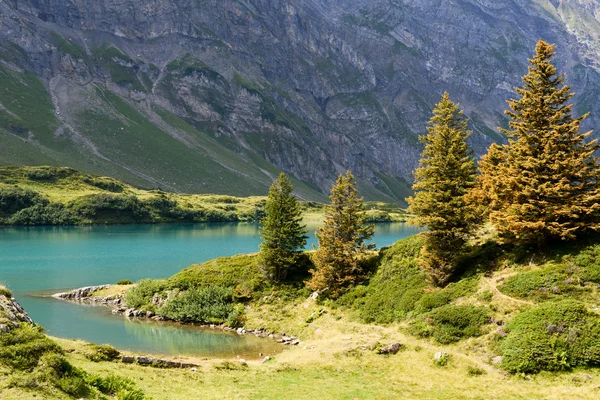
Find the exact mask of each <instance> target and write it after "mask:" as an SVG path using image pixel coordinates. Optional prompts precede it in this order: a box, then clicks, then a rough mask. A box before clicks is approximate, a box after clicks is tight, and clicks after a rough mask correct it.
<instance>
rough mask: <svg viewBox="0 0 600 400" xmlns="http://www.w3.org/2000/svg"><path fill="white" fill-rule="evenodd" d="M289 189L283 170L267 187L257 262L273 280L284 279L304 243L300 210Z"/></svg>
mask: <svg viewBox="0 0 600 400" xmlns="http://www.w3.org/2000/svg"><path fill="white" fill-rule="evenodd" d="M292 191H293V187H292V183H291V181H290V179H289V178H288V177H287V176H286V175H285V174H284V173H283V172H282V173H281V174H280V175H279V177H278V178H277V179H276V180H275V181H274V182H273V184H272V185H271V188H270V189H269V195H268V197H267V204H266V206H265V217H264V218H263V220H262V228H261V235H262V238H263V242H262V243H261V245H260V262H261V264H262V266H263V267H264V268H265V271H266V273H267V277H268V278H269V279H271V280H273V281H275V282H280V281H282V280H284V279H285V278H286V276H287V273H288V271H289V270H290V269H291V268H293V267H294V266H295V265H296V263H297V262H298V256H299V251H300V250H301V249H302V248H303V247H304V246H305V245H306V239H307V236H306V235H305V234H306V226H304V225H302V211H301V210H300V206H299V204H298V201H297V200H296V198H295V197H294V196H293V195H292Z"/></svg>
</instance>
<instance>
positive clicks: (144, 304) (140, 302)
mask: <svg viewBox="0 0 600 400" xmlns="http://www.w3.org/2000/svg"><path fill="white" fill-rule="evenodd" d="M167 288H168V284H167V281H165V280H155V279H142V280H141V281H139V282H137V283H136V284H135V286H134V287H132V288H131V289H129V290H128V291H127V294H126V295H125V304H126V305H127V307H129V308H135V309H138V310H146V311H155V306H154V304H153V303H152V297H153V296H154V295H155V294H157V293H159V294H160V293H162V292H163V291H164V290H166V289H167Z"/></svg>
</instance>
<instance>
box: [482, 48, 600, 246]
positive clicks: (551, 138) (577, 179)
mask: <svg viewBox="0 0 600 400" xmlns="http://www.w3.org/2000/svg"><path fill="white" fill-rule="evenodd" d="M555 48H556V47H555V46H554V45H551V44H548V43H546V42H544V41H543V40H540V41H539V42H538V43H537V46H536V52H535V56H534V57H533V58H532V59H530V60H529V62H530V64H531V65H530V66H529V73H528V74H527V75H525V76H524V77H523V83H524V85H523V87H521V88H517V89H516V91H517V93H518V94H519V95H520V97H519V98H518V99H512V100H510V101H509V102H508V104H509V107H510V110H508V111H506V114H507V115H508V116H509V117H510V119H511V120H510V123H509V129H502V132H503V133H505V134H506V135H507V136H508V138H509V139H508V145H504V146H503V147H502V148H501V149H500V151H497V152H496V155H494V156H493V157H495V158H496V159H495V161H494V162H495V163H497V165H496V166H495V168H494V171H493V176H491V175H490V171H485V170H482V174H483V175H484V176H482V178H483V179H484V180H485V181H486V182H488V183H492V185H491V186H490V187H489V189H490V191H489V192H490V197H491V200H492V204H491V213H490V220H491V222H492V223H493V224H494V225H495V226H496V228H497V230H498V231H499V234H500V236H501V238H503V239H504V240H508V241H515V240H516V241H519V242H525V243H535V244H541V243H544V242H546V241H547V240H552V239H557V238H560V239H573V238H575V237H576V236H577V234H579V233H581V232H584V231H586V230H590V229H593V230H597V229H598V228H600V219H599V215H600V214H599V212H600V204H599V201H600V191H599V182H598V179H599V177H600V168H599V164H598V161H597V159H596V158H595V157H594V152H595V151H596V150H597V149H598V148H599V145H598V144H597V142H596V141H595V140H594V141H591V142H586V138H587V137H588V136H589V134H590V133H591V132H587V133H581V132H580V124H581V122H582V121H583V120H584V119H585V118H586V117H587V115H584V116H581V117H579V118H574V117H573V105H572V104H568V102H569V100H570V99H571V98H572V97H573V93H571V89H570V87H569V86H566V85H564V81H565V75H557V70H556V67H555V66H554V65H553V63H552V58H553V57H554V55H555Z"/></svg>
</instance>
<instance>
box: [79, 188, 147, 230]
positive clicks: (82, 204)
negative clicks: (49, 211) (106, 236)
mask: <svg viewBox="0 0 600 400" xmlns="http://www.w3.org/2000/svg"><path fill="white" fill-rule="evenodd" d="M69 208H71V209H72V210H73V211H74V212H76V213H77V214H78V215H80V216H81V217H82V218H85V219H87V220H89V221H91V222H94V223H101V224H102V223H104V224H113V223H132V222H137V223H144V222H153V219H152V217H151V215H150V210H149V209H148V207H147V206H146V205H145V204H144V202H142V201H140V200H139V199H138V198H137V197H135V196H124V195H117V194H91V195H87V196H82V197H81V198H79V199H77V200H74V201H73V202H71V203H70V204H69Z"/></svg>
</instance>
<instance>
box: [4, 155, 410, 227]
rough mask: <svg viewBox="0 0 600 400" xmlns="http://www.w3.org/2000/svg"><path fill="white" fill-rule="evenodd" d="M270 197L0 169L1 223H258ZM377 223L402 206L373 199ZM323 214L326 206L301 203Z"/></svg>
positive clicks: (56, 171) (398, 216) (393, 217)
mask: <svg viewBox="0 0 600 400" xmlns="http://www.w3.org/2000/svg"><path fill="white" fill-rule="evenodd" d="M265 203H266V197H260V196H255V197H245V198H241V197H234V196H225V195H194V194H177V193H167V192H163V191H160V190H144V189H139V188H135V187H133V186H130V185H127V184H125V183H123V182H121V181H119V180H117V179H114V178H108V177H100V176H93V175H88V174H84V173H80V172H78V171H76V170H73V169H71V168H56V167H3V168H0V224H3V225H80V224H129V223H166V222H238V221H259V220H260V219H261V218H262V217H263V216H264V207H265ZM368 206H369V214H368V215H369V217H370V219H372V220H374V221H403V220H404V211H403V210H402V209H400V208H399V207H398V206H395V205H391V204H384V203H378V202H374V203H369V204H368ZM300 208H301V210H302V213H303V215H305V216H314V217H315V218H320V217H321V216H322V209H323V205H322V204H320V203H316V202H301V203H300Z"/></svg>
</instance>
